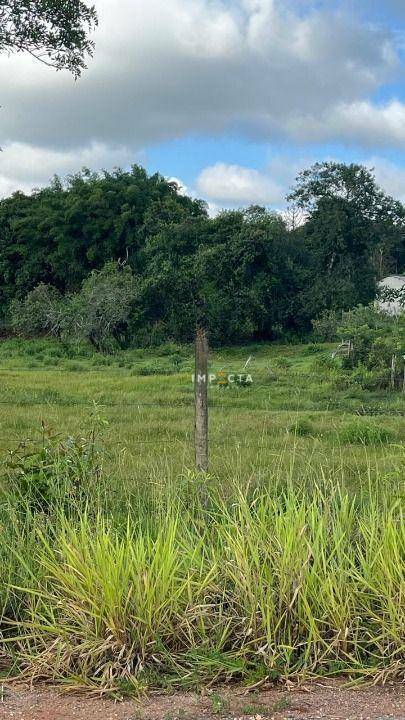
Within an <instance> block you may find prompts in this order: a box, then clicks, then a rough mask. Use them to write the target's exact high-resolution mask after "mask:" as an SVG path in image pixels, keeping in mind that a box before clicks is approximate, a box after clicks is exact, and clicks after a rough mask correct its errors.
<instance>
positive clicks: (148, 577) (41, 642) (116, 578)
mask: <svg viewBox="0 0 405 720" xmlns="http://www.w3.org/2000/svg"><path fill="white" fill-rule="evenodd" d="M182 487H183V490H184V485H183V486H182ZM191 497H193V500H192V499H191ZM403 521H404V518H403V509H402V507H401V503H400V501H398V500H397V499H395V498H392V499H389V498H386V499H385V500H384V499H382V498H381V495H380V494H379V493H378V492H377V490H373V489H370V491H369V492H368V493H367V494H364V495H363V496H358V497H356V496H354V495H351V496H349V495H348V494H347V492H346V491H344V490H339V489H333V488H332V487H328V485H327V483H323V484H322V486H321V487H319V486H316V485H315V486H314V487H313V488H312V490H308V488H307V487H306V488H305V487H301V488H300V487H298V486H297V485H293V484H291V483H288V482H287V483H283V485H281V484H279V485H274V486H272V487H269V488H267V489H266V488H260V489H256V490H255V491H252V492H250V493H249V492H247V491H246V492H245V491H240V492H238V493H236V495H235V496H234V497H233V498H232V499H230V498H227V499H223V498H221V493H219V492H217V491H216V490H215V489H213V490H212V491H210V492H209V493H208V494H207V493H206V494H204V496H203V502H201V503H199V502H198V498H197V494H196V493H195V494H194V495H193V496H189V497H188V498H187V497H186V498H184V497H183V498H181V497H180V493H179V496H178V499H177V500H176V499H175V498H174V495H173V493H172V491H171V496H170V503H165V502H164V501H163V500H162V501H161V505H160V507H159V505H158V504H157V503H155V507H154V510H153V512H152V511H151V508H150V506H149V505H147V506H145V509H144V511H142V506H141V503H140V504H139V505H138V506H137V508H136V512H131V511H129V514H128V519H127V522H126V523H124V524H122V523H121V522H115V521H114V520H113V519H112V518H107V517H106V516H101V515H99V516H96V517H94V516H91V515H88V514H82V516H81V517H80V518H76V519H74V517H72V516H69V517H66V516H63V515H58V516H57V517H56V516H55V517H54V518H53V519H52V522H50V521H48V522H44V521H43V520H42V521H37V523H36V524H35V523H34V524H35V528H34V533H35V552H34V553H33V556H32V557H31V558H30V561H29V562H27V558H26V557H24V554H23V552H21V551H18V550H16V549H15V548H14V558H15V561H16V563H17V564H20V565H22V566H24V578H25V579H24V587H21V585H20V586H18V583H17V582H15V583H13V585H14V587H13V589H12V592H14V593H17V594H18V596H19V597H21V595H22V596H23V598H24V604H23V608H22V609H21V608H20V609H19V615H18V617H17V618H15V617H14V618H9V620H8V622H7V620H5V625H6V626H8V627H9V630H10V631H12V633H11V637H10V638H9V639H8V643H9V645H10V646H11V647H12V648H14V650H15V651H16V652H17V653H18V656H19V658H20V661H21V662H22V665H23V667H24V669H25V671H26V672H27V673H28V674H30V675H31V676H32V677H33V678H41V679H47V680H53V681H55V680H57V681H63V682H65V683H66V684H68V685H69V686H71V687H79V686H86V687H88V688H94V689H96V690H98V691H109V692H114V691H115V692H122V691H125V690H132V691H134V692H141V691H142V690H143V689H147V688H150V687H156V686H162V685H170V686H173V685H175V686H197V685H199V684H202V683H207V682H215V681H217V680H228V679H238V680H242V681H243V682H245V683H247V684H251V685H253V684H256V683H258V682H259V683H260V682H261V681H262V680H263V681H264V680H266V679H277V678H286V677H292V676H300V675H310V674H315V673H316V674H322V675H335V674H346V675H347V676H349V677H354V678H358V677H367V678H377V679H379V678H380V679H381V678H382V679H384V678H388V677H395V676H398V675H400V674H401V673H403V672H404V668H405V662H404V661H405V643H404V638H405V575H404V560H405V524H404V522H403ZM9 607H10V604H9Z"/></svg>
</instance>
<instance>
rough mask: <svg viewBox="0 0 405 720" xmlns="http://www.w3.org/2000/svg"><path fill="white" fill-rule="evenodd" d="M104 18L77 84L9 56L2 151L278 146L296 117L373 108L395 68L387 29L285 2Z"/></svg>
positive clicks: (152, 7)
mask: <svg viewBox="0 0 405 720" xmlns="http://www.w3.org/2000/svg"><path fill="white" fill-rule="evenodd" d="M98 8H99V14H100V25H99V30H98V32H97V35H96V52H95V57H94V58H93V59H92V60H90V62H89V69H88V70H87V71H86V72H85V73H84V74H83V77H82V78H81V79H80V80H79V81H78V82H76V83H75V82H74V81H73V80H72V78H71V77H70V76H68V75H67V74H65V73H54V72H52V71H51V70H49V69H48V68H45V67H43V66H41V65H39V64H35V62H34V61H33V60H32V59H31V58H27V57H25V56H18V57H17V56H15V57H12V58H8V57H3V58H1V60H0V85H1V99H2V104H3V106H4V109H3V110H2V113H1V114H2V118H1V119H2V125H3V129H2V135H3V138H4V140H3V142H4V141H18V142H27V143H30V144H36V145H42V146H48V147H49V146H61V145H64V146H70V147H75V146H80V147H81V146H83V145H84V144H87V143H90V142H91V141H97V142H105V143H114V144H124V145H128V144H129V145H131V146H133V147H144V146H145V144H146V143H150V142H155V141H159V140H162V139H165V138H172V137H177V136H179V135H181V134H184V133H188V132H206V133H212V132H222V131H224V130H226V129H227V128H229V127H235V126H238V127H239V128H244V129H245V131H248V132H250V133H251V134H252V135H255V136H257V135H264V136H265V137H267V138H273V137H274V134H275V133H277V134H283V133H284V128H285V126H286V124H287V126H288V122H289V121H294V118H295V117H296V116H297V113H298V111H299V113H300V116H302V117H306V116H308V118H309V119H311V118H312V119H314V118H317V117H318V116H319V114H320V113H322V112H324V111H325V110H326V109H332V108H334V107H336V106H337V105H338V104H342V103H343V104H350V103H353V102H357V101H359V100H360V99H365V97H366V96H367V95H368V94H369V93H372V92H373V91H374V90H376V89H377V88H378V87H379V86H380V84H381V83H382V82H384V81H385V80H386V79H387V78H389V77H391V75H392V73H393V71H394V70H395V68H396V64H397V59H396V54H395V49H394V46H393V39H392V38H391V35H390V33H389V32H388V31H387V32H385V31H382V30H378V29H375V28H371V27H369V26H368V25H366V24H361V23H360V22H357V21H355V20H354V19H353V18H349V17H345V16H344V15H339V14H335V15H333V14H331V13H330V12H327V11H318V12H315V11H313V3H312V2H310V1H309V0H308V2H306V3H305V7H304V8H301V12H300V13H298V12H296V13H294V12H293V11H292V10H291V9H288V3H285V2H284V0H234V2H232V3H225V2H221V1H220V0H148V2H145V0H121V2H120V3H119V4H117V2H116V1H115V0H99V3H98ZM383 120H384V118H382V121H383ZM303 130H304V128H303V127H301V131H303ZM310 130H311V123H310V122H309V123H308V131H309V132H310Z"/></svg>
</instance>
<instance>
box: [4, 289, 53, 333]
mask: <svg viewBox="0 0 405 720" xmlns="http://www.w3.org/2000/svg"><path fill="white" fill-rule="evenodd" d="M10 318H11V327H12V328H13V330H14V331H15V332H17V333H18V334H20V335H24V336H28V337H29V336H35V335H43V334H44V333H48V334H50V335H59V334H60V332H61V328H62V326H63V318H64V310H63V299H62V296H61V295H60V293H59V291H58V290H57V289H56V288H54V287H52V285H45V284H44V283H40V284H39V285H37V286H36V287H35V288H34V289H33V290H31V292H29V293H28V295H27V296H26V297H25V298H24V299H23V300H14V301H13V302H12V303H11V307H10Z"/></svg>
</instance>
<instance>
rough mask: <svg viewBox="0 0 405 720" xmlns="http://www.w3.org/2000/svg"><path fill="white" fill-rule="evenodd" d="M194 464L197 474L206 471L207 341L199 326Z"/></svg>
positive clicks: (204, 332) (196, 344) (196, 361)
mask: <svg viewBox="0 0 405 720" xmlns="http://www.w3.org/2000/svg"><path fill="white" fill-rule="evenodd" d="M195 464H196V467H197V470H198V471H199V472H206V471H207V470H208V341H207V333H206V331H205V329H204V328H203V327H201V326H199V327H197V334H196V341H195Z"/></svg>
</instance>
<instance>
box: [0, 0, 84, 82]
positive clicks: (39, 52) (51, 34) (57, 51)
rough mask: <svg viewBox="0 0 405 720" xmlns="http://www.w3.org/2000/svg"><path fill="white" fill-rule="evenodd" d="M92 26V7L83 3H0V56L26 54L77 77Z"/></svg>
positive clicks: (40, 0)
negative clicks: (4, 53) (0, 53)
mask: <svg viewBox="0 0 405 720" xmlns="http://www.w3.org/2000/svg"><path fill="white" fill-rule="evenodd" d="M96 24H97V15H96V11H95V8H94V6H93V5H88V4H87V3H86V2H83V0H0V52H6V53H16V52H27V53H29V54H30V55H33V56H34V57H35V58H36V59H37V60H40V61H41V62H44V63H46V64H47V65H51V66H52V67H55V68H57V69H58V70H61V69H67V70H69V71H70V72H72V73H73V74H74V75H75V76H78V75H80V73H81V71H82V70H83V68H85V67H86V56H87V55H91V54H92V51H93V42H92V41H91V39H90V38H89V33H90V31H91V30H92V29H93V28H94V26H95V25H96Z"/></svg>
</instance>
